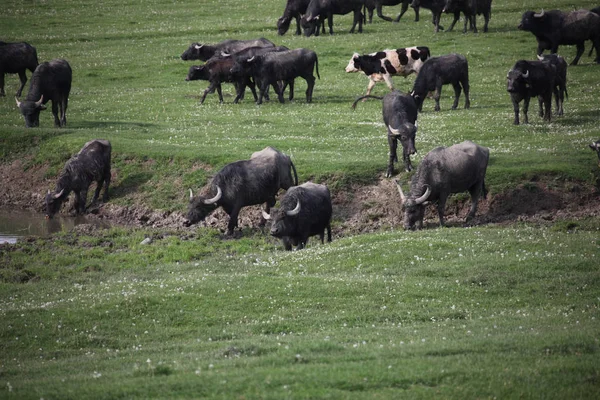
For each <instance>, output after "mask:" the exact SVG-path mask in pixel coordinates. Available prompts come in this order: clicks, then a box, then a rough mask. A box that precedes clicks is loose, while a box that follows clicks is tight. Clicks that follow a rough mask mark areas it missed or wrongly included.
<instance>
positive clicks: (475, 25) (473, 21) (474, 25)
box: [469, 14, 477, 33]
mask: <svg viewBox="0 0 600 400" xmlns="http://www.w3.org/2000/svg"><path fill="white" fill-rule="evenodd" d="M469 19H470V20H471V26H472V27H473V32H474V33H477V15H476V14H473V15H472V16H471V18H469Z"/></svg>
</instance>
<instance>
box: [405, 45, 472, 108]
mask: <svg viewBox="0 0 600 400" xmlns="http://www.w3.org/2000/svg"><path fill="white" fill-rule="evenodd" d="M447 84H451V85H452V87H453V88H454V103H453V104H452V109H453V110H455V109H456V107H457V106H458V98H459V97H460V91H461V86H462V89H463V90H464V92H465V108H469V107H470V106H471V101H470V100H469V64H468V62H467V59H466V58H465V56H463V55H461V54H448V55H445V56H440V57H432V58H430V59H428V60H427V61H425V63H424V64H423V66H422V67H421V70H420V71H419V74H418V75H417V79H415V83H414V85H413V90H412V92H411V94H412V95H413V97H414V98H415V100H416V102H417V107H418V108H419V111H421V110H422V107H423V101H424V100H425V96H426V95H427V93H428V92H430V91H433V90H435V93H434V95H433V99H434V100H435V111H440V96H441V93H442V85H447Z"/></svg>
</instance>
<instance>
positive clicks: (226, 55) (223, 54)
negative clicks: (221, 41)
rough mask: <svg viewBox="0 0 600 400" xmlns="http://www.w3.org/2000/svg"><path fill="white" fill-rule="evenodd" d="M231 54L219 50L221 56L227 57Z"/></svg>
mask: <svg viewBox="0 0 600 400" xmlns="http://www.w3.org/2000/svg"><path fill="white" fill-rule="evenodd" d="M230 55H231V54H229V53H225V52H224V51H222V52H221V57H229V56H230Z"/></svg>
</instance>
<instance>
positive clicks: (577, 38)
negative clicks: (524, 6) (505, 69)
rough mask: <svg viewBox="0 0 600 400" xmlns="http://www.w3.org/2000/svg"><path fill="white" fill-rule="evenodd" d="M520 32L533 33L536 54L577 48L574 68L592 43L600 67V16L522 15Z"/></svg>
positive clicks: (586, 13) (573, 13) (585, 13)
mask: <svg viewBox="0 0 600 400" xmlns="http://www.w3.org/2000/svg"><path fill="white" fill-rule="evenodd" d="M519 29H521V30H524V31H529V32H531V33H533V34H534V35H535V37H536V39H537V42H538V47H537V54H538V55H540V54H542V52H543V51H544V50H550V52H551V53H556V52H558V46H559V45H561V44H566V45H573V44H574V45H576V46H577V55H576V56H575V58H574V59H573V61H571V65H577V63H578V62H579V58H580V57H581V55H582V54H583V51H584V50H585V46H584V43H585V41H586V40H591V41H592V43H593V46H592V47H594V48H595V49H596V63H600V53H599V50H600V16H599V15H598V14H596V13H594V12H591V11H588V10H577V11H571V12H568V13H567V12H562V11H560V10H552V11H544V10H542V12H540V13H536V12H534V11H526V12H525V13H523V17H522V18H521V23H520V24H519Z"/></svg>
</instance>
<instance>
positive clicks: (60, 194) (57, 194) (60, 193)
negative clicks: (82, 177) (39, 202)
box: [54, 189, 65, 199]
mask: <svg viewBox="0 0 600 400" xmlns="http://www.w3.org/2000/svg"><path fill="white" fill-rule="evenodd" d="M64 191H65V189H63V190H61V191H60V192H58V193H56V194H55V195H54V198H55V199H58V198H59V197H60V196H62V194H63V192H64Z"/></svg>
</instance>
